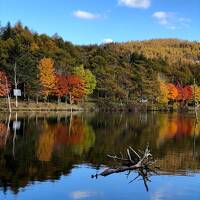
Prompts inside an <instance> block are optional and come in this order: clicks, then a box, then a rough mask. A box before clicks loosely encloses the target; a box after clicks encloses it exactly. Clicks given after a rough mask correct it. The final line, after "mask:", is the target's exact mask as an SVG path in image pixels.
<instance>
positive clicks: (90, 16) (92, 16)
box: [73, 10, 100, 19]
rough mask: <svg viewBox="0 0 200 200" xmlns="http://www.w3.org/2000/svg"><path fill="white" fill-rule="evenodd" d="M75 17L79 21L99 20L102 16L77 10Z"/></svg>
mask: <svg viewBox="0 0 200 200" xmlns="http://www.w3.org/2000/svg"><path fill="white" fill-rule="evenodd" d="M73 15H74V16H75V17H77V18H79V19H97V18H99V17H100V15H97V14H93V13H91V12H87V11H83V10H76V11H74V13H73Z"/></svg>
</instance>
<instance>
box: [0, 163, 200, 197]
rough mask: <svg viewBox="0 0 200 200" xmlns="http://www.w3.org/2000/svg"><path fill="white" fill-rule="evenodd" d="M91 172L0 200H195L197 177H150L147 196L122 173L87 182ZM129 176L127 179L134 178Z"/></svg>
mask: <svg viewBox="0 0 200 200" xmlns="http://www.w3.org/2000/svg"><path fill="white" fill-rule="evenodd" d="M94 173H96V170H95V169H91V168H89V167H88V166H85V165H82V166H80V167H77V168H74V169H73V170H72V172H71V174H69V176H61V178H60V180H58V181H55V182H51V181H45V182H35V183H34V184H30V185H29V186H27V187H26V188H25V189H20V192H19V193H18V194H17V195H16V196H15V195H14V194H13V193H10V191H7V192H6V194H3V193H2V192H0V199H1V200H16V199H17V200H28V199H31V200H43V199H48V200H55V199H56V200H66V199H69V200H70V199H71V200H73V199H74V200H81V199H90V200H100V199H105V200H107V199H108V200H111V199H113V200H123V199H125V200H126V199H137V200H145V199H149V200H186V199H192V200H197V199H198V200H199V199H200V190H199V185H200V175H199V174H196V175H194V176H189V177H186V176H167V175H165V176H153V177H151V180H152V182H150V183H149V192H146V191H145V188H144V185H143V182H142V181H135V182H132V183H130V184H129V180H127V178H126V176H125V174H124V173H122V174H114V175H111V176H109V177H99V178H98V179H97V180H96V179H91V174H94ZM135 175H136V174H135V173H133V174H132V175H131V176H132V177H130V178H134V177H135Z"/></svg>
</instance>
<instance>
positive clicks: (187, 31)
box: [0, 0, 200, 44]
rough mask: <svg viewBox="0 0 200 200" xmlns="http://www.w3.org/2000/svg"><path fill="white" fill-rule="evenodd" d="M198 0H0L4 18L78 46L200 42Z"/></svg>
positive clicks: (1, 12)
mask: <svg viewBox="0 0 200 200" xmlns="http://www.w3.org/2000/svg"><path fill="white" fill-rule="evenodd" d="M199 19H200V0H0V22H1V25H5V24H6V23H7V22H8V21H10V22H11V23H12V24H14V23H16V22H17V21H21V22H22V23H23V24H24V25H26V26H28V27H29V28H31V29H32V30H34V31H36V32H38V33H46V34H48V35H53V34H54V33H58V34H59V35H60V36H62V37H63V38H64V39H65V40H68V41H71V42H73V43H75V44H91V43H92V44H93V43H98V44H99V43H102V42H111V41H119V42H120V41H129V40H144V39H152V38H179V39H187V40H197V41H199V40H200V21H199Z"/></svg>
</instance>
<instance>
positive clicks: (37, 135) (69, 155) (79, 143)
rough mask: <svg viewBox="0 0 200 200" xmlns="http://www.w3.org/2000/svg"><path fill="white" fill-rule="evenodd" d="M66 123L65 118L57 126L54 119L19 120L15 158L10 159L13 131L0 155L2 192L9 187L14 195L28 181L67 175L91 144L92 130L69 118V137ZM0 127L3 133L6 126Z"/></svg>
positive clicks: (67, 122)
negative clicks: (70, 122)
mask: <svg viewBox="0 0 200 200" xmlns="http://www.w3.org/2000/svg"><path fill="white" fill-rule="evenodd" d="M35 119H37V120H35ZM69 120H70V119H69V117H67V119H66V118H61V119H60V122H59V123H57V119H55V118H47V117H45V118H23V119H21V121H22V127H21V129H20V130H19V131H17V139H16V144H15V158H14V157H13V155H12V149H13V144H12V139H13V135H14V131H12V132H11V134H10V136H9V138H8V141H7V146H6V148H4V149H2V150H1V151H0V180H1V183H0V186H1V187H5V189H6V188H7V186H8V185H9V186H10V187H11V188H12V190H13V191H17V189H18V188H19V187H23V186H26V185H27V184H28V182H29V181H34V180H41V181H42V180H46V179H57V178H59V177H60V175H61V174H68V173H69V172H70V170H71V169H72V166H73V164H75V163H79V161H78V160H80V156H81V154H82V153H87V151H88V150H89V149H90V147H91V146H92V145H93V143H94V141H95V137H94V132H93V129H92V128H91V127H90V126H89V125H88V123H87V122H86V121H85V120H82V119H81V118H79V117H77V116H73V117H72V120H73V121H72V126H71V131H70V134H69ZM2 123H3V122H2ZM3 125H4V126H2V127H4V128H2V130H4V131H6V122H4V123H3ZM11 126H12V122H11ZM41 161H42V162H41ZM47 161H48V162H47Z"/></svg>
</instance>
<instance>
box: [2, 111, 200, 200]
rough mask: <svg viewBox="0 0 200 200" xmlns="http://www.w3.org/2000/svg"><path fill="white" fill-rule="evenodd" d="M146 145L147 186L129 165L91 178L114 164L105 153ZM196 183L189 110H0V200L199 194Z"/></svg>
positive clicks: (195, 136) (195, 140) (170, 198)
mask: <svg viewBox="0 0 200 200" xmlns="http://www.w3.org/2000/svg"><path fill="white" fill-rule="evenodd" d="M147 144H149V146H150V149H151V152H152V154H153V156H154V158H155V159H156V160H157V163H156V165H158V166H159V169H157V173H155V174H151V176H150V177H149V179H150V180H149V181H148V182H147V187H148V191H147V188H146V187H145V185H144V182H143V179H141V178H139V179H136V180H134V178H135V177H136V176H137V174H138V172H137V171H133V172H131V173H130V175H127V172H123V173H118V174H112V175H110V176H107V177H102V176H99V177H98V178H97V179H96V178H91V176H92V175H94V174H96V173H100V172H102V171H103V170H104V169H105V168H107V167H111V166H113V165H115V164H116V163H115V162H114V161H113V160H111V159H109V158H108V157H107V154H111V155H115V154H119V153H120V152H122V153H125V151H126V148H127V147H128V146H131V147H133V148H134V149H135V150H138V149H141V150H144V149H145V148H146V146H147ZM199 186H200V123H199V124H196V125H195V116H194V115H193V114H178V113H167V114H166V113H157V112H151V113H73V114H72V115H71V114H70V113H64V112H59V113H42V112H41V113H40V112H38V113H12V115H9V114H5V113H4V114H3V113H1V114H0V199H1V200H16V199H17V200H27V199H30V200H43V199H48V200H54V199H58V200H68V199H69V200H84V199H88V200H99V199H105V200H111V199H113V200H130V199H137V200H140V199H142V200H143V199H144V200H145V199H152V200H161V199H166V200H175V199H176V200H178V199H181V200H185V199H192V200H195V199H198V200H199V199H200V189H199Z"/></svg>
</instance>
